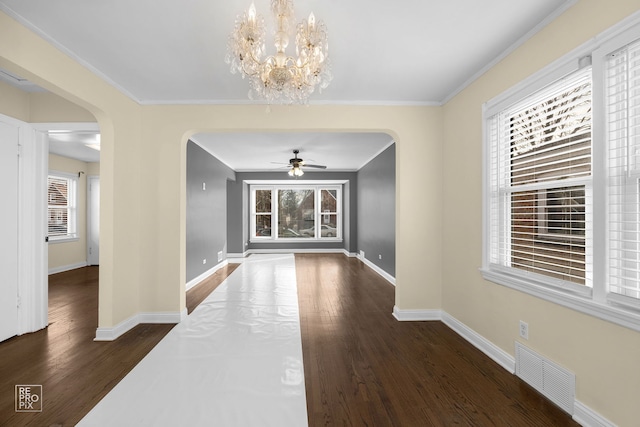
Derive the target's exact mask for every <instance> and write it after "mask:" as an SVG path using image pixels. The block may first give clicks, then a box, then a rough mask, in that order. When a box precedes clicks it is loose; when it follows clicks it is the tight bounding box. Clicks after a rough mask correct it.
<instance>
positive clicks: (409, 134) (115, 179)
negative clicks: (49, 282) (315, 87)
mask: <svg viewBox="0 0 640 427" xmlns="http://www.w3.org/2000/svg"><path fill="white" fill-rule="evenodd" d="M605 3H606V4H605ZM637 8H638V3H637V0H636V1H622V0H619V1H610V2H603V1H596V0H581V1H579V2H578V3H577V4H576V5H575V6H574V7H572V8H571V9H570V10H569V11H567V12H566V13H565V14H564V15H563V16H561V17H560V18H559V19H558V20H556V21H555V22H553V23H552V24H550V25H549V26H547V27H546V28H545V29H544V30H543V31H542V32H541V33H540V34H538V35H537V36H535V37H534V38H533V39H532V40H530V41H529V42H527V43H526V44H525V45H524V46H523V47H522V48H520V49H518V50H517V51H516V52H514V53H513V54H512V55H510V56H509V57H508V58H506V59H505V60H503V61H502V62H501V63H500V64H498V65H497V66H496V67H494V68H493V69H492V70H490V71H489V72H488V73H486V74H485V75H484V76H482V77H481V78H480V79H479V80H478V81H476V82H475V83H474V84H472V85H471V86H470V87H468V88H467V89H465V90H464V91H463V92H462V93H460V94H459V95H458V96H456V97H455V98H454V99H453V100H451V101H450V102H449V103H448V104H447V105H446V106H444V107H443V108H439V107H356V106H339V107H337V106H309V107H283V108H279V107H275V108H272V110H271V112H270V113H268V112H267V111H266V109H265V108H264V107H260V106H207V105H200V106H140V105H138V104H136V103H135V102H133V101H132V100H130V99H128V98H126V97H125V96H124V95H122V94H121V93H119V92H118V91H116V90H115V89H114V88H112V87H110V86H109V85H108V84H106V83H105V82H104V81H103V80H101V79H99V78H98V77H97V76H95V75H93V74H91V73H89V72H88V71H87V70H86V69H84V68H83V67H82V66H80V65H79V64H77V63H75V62H73V61H72V60H71V59H69V58H68V57H66V56H64V55H63V54H62V53H60V52H59V51H58V50H56V49H54V48H53V47H51V46H50V45H48V44H47V43H46V42H44V41H43V40H41V39H39V38H38V37H36V36H35V35H34V34H32V33H31V32H29V31H28V30H26V29H25V28H24V27H22V26H21V25H19V24H18V23H16V22H15V21H13V20H12V19H11V18H9V17H8V16H6V15H4V14H2V13H0V67H4V68H6V69H9V70H10V71H13V72H15V73H17V74H19V75H22V76H24V77H26V78H28V79H30V80H32V81H34V82H36V83H38V84H40V85H41V86H43V87H45V88H47V89H48V90H50V91H51V92H53V93H55V94H57V95H59V96H61V97H63V98H65V99H68V100H69V101H70V102H72V103H75V104H78V105H79V106H81V107H82V108H86V109H88V110H89V111H90V112H91V113H92V114H93V115H94V116H95V117H96V118H97V119H98V122H99V125H100V131H101V135H102V151H101V165H100V175H101V247H100V251H101V268H100V298H99V301H100V313H99V325H100V327H112V326H115V325H117V324H118V323H120V322H122V321H124V320H126V319H128V318H130V317H131V316H133V315H135V314H136V313H139V312H178V311H180V310H182V309H183V308H184V306H185V301H184V285H185V279H184V278H185V259H184V257H185V209H186V208H185V200H186V197H185V180H186V172H185V168H186V161H185V158H186V140H187V138H188V137H189V136H190V135H191V134H193V133H196V132H205V131H215V132H233V131H245V132H246V131H265V130H266V131H272V130H278V131H282V130H284V131H287V130H291V131H295V130H310V131H318V130H320V131H322V130H331V131H376V132H387V133H389V134H390V135H392V136H394V138H396V150H397V182H396V186H397V206H396V213H397V215H396V218H397V225H396V228H397V230H396V235H397V241H396V244H397V261H396V271H397V274H396V282H397V288H396V304H397V306H398V307H399V308H400V309H439V308H442V309H444V310H445V311H446V312H448V313H449V314H451V315H452V316H454V317H456V318H457V319H459V320H460V321H462V322H464V323H465V324H466V325H468V326H469V327H471V328H472V329H474V330H475V331H477V332H478V333H480V334H481V335H483V336H484V337H485V338H487V339H489V340H490V341H491V342H493V343H494V344H496V345H497V346H499V347H501V348H503V349H504V350H505V351H507V352H509V353H511V354H513V352H514V351H513V347H514V341H515V340H516V339H517V338H516V337H517V322H518V320H519V319H523V320H526V321H528V322H529V327H530V340H529V341H528V342H527V345H529V346H531V347H533V348H534V349H536V350H538V351H539V352H541V353H543V354H544V355H546V356H548V357H550V358H551V359H554V360H556V361H557V362H558V363H560V364H562V365H564V366H566V367H567V368H569V369H570V370H572V371H574V372H575V373H576V374H577V381H578V396H577V397H578V399H579V400H580V401H582V402H583V403H585V404H587V405H589V407H591V408H592V409H594V410H596V411H598V412H600V413H601V414H602V415H604V416H605V417H607V418H609V419H610V420H612V421H614V422H616V423H619V424H620V425H632V423H633V422H635V419H636V417H635V416H634V414H633V413H632V412H633V409H634V405H633V404H634V402H633V399H632V398H633V397H634V396H638V395H640V376H639V375H640V374H639V373H638V370H637V369H634V370H632V371H631V372H629V369H628V368H627V369H625V366H629V367H633V366H636V364H637V360H640V354H639V351H640V350H639V349H640V338H639V335H640V334H638V333H636V332H632V331H630V330H628V329H625V328H621V327H618V326H614V325H612V324H609V323H607V322H603V321H600V320H597V319H594V318H591V317H588V316H585V315H582V314H579V313H576V312H574V311H571V310H568V309H564V308H562V307H559V306H556V305H554V304H550V303H546V302H544V301H541V300H538V299H536V298H532V297H529V296H526V295H524V294H522V293H519V292H516V291H512V290H509V289H507V288H504V287H501V286H498V285H494V284H492V283H489V282H486V281H483V280H482V279H481V277H480V274H479V272H478V268H479V267H480V265H481V217H482V211H481V203H482V200H481V186H480V185H481V167H482V164H481V162H480V159H481V149H482V138H481V126H482V123H481V105H482V103H483V102H485V101H487V100H488V99H490V98H492V97H494V96H496V95H498V94H499V93H501V92H502V91H504V90H506V89H507V88H509V87H510V86H511V85H513V84H515V83H517V82H518V81H520V80H522V79H523V78H525V77H526V76H528V75H530V74H531V73H533V72H535V71H537V70H538V69H540V68H542V67H544V66H545V65H546V64H548V63H549V62H551V61H553V60H554V59H556V58H558V57H559V56H561V55H562V54H564V53H566V52H568V51H570V50H571V49H572V48H574V47H575V46H577V45H578V44H580V43H582V42H584V41H586V40H587V39H589V38H590V37H592V36H593V35H595V34H597V33H598V32H600V31H602V30H604V29H605V28H607V27H608V26H610V25H612V24H614V23H615V22H616V21H618V20H620V19H621V18H623V17H624V16H626V15H628V14H630V13H631V12H633V11H635V10H636V9H637ZM0 90H1V88H0ZM0 108H2V101H1V97H0ZM16 114H23V115H24V112H22V113H21V112H17V113H16ZM27 116H28V114H27ZM18 118H20V117H18ZM461 123H463V124H464V125H463V126H461V125H460V124H461ZM416 158H420V159H421V166H420V167H419V168H417V167H415V159H416ZM462 171H463V172H464V173H460V172H462ZM443 236H445V237H446V238H443ZM611 350H613V351H611ZM610 352H611V353H612V354H614V355H615V357H616V359H615V360H612V359H611V357H612V356H610V355H609V353H610ZM631 369H633V368H631Z"/></svg>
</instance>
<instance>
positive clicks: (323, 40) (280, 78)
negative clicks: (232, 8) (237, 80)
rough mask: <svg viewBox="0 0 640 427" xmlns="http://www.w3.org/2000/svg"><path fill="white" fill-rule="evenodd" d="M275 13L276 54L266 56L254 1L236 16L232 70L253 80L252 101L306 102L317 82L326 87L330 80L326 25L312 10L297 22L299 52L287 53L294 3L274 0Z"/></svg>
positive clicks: (230, 52)
mask: <svg viewBox="0 0 640 427" xmlns="http://www.w3.org/2000/svg"><path fill="white" fill-rule="evenodd" d="M271 11H272V13H273V16H274V18H275V21H276V30H275V34H274V40H275V43H274V44H275V47H276V53H275V54H274V55H269V56H265V52H266V49H265V25H264V18H263V17H262V16H261V15H256V8H255V5H254V4H253V3H251V6H250V7H249V10H248V11H245V12H244V13H243V14H242V15H239V16H238V18H237V19H236V23H235V27H234V29H233V33H232V34H231V36H230V37H229V45H228V51H227V56H226V58H225V62H226V63H227V64H230V65H231V73H233V74H235V73H236V72H240V74H241V75H242V78H243V79H244V78H245V77H247V78H248V79H249V85H250V89H249V99H252V100H254V99H265V100H266V101H267V102H268V103H270V104H271V103H301V104H304V103H306V102H307V99H308V98H309V95H311V94H312V93H313V91H314V90H315V88H316V86H318V88H319V89H318V90H319V91H322V89H325V88H326V87H327V86H328V85H329V82H330V81H331V79H332V75H331V70H330V65H329V58H328V49H329V45H328V42H327V29H326V27H325V25H324V23H323V22H322V21H318V22H316V19H315V16H314V15H313V13H311V14H310V15H309V18H308V19H307V20H303V21H302V22H300V23H299V24H298V25H297V26H296V40H295V41H296V56H295V57H293V56H288V55H287V53H286V52H285V51H286V49H287V46H288V45H289V32H290V30H291V28H292V27H293V20H294V19H295V16H294V13H293V1H292V0H271Z"/></svg>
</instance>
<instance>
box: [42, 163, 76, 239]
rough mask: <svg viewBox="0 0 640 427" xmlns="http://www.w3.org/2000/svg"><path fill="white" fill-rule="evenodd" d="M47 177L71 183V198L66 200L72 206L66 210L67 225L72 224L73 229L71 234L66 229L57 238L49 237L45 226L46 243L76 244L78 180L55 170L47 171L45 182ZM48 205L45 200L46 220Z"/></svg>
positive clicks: (72, 175)
mask: <svg viewBox="0 0 640 427" xmlns="http://www.w3.org/2000/svg"><path fill="white" fill-rule="evenodd" d="M49 177H53V178H60V179H66V180H69V181H70V182H72V183H73V184H72V187H73V188H71V189H70V192H71V197H69V198H68V200H70V201H72V202H73V204H72V206H68V205H67V206H68V208H67V209H69V210H70V215H69V217H68V218H67V224H72V228H73V232H71V233H69V232H68V229H67V234H66V235H64V236H61V235H58V236H51V235H49V233H48V232H49V227H48V225H47V238H48V242H49V243H54V244H55V243H67V242H77V241H79V240H80V235H79V232H78V197H79V196H78V186H79V179H78V176H77V175H74V174H72V173H69V172H62V171H57V170H49V172H48V174H47V181H48V179H49ZM47 199H48V189H47ZM48 211H49V204H48V200H47V218H48V217H49V213H48Z"/></svg>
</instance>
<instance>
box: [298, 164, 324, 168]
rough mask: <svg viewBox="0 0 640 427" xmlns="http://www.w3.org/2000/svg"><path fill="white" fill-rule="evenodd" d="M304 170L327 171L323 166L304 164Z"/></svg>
mask: <svg viewBox="0 0 640 427" xmlns="http://www.w3.org/2000/svg"><path fill="white" fill-rule="evenodd" d="M302 167H303V168H317V169H326V168H327V167H326V166H323V165H308V164H304V165H302Z"/></svg>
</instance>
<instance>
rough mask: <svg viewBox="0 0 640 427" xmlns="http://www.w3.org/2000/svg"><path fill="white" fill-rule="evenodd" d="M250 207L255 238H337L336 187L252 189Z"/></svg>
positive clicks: (338, 232)
mask: <svg viewBox="0 0 640 427" xmlns="http://www.w3.org/2000/svg"><path fill="white" fill-rule="evenodd" d="M264 187H268V188H264ZM252 204H253V206H252V233H253V238H255V239H264V240H275V239H322V238H339V237H341V236H340V229H341V225H340V187H339V186H334V187H333V188H329V187H326V186H321V185H301V186H288V187H277V186H253V187H252ZM276 224H277V227H275V225H276Z"/></svg>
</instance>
